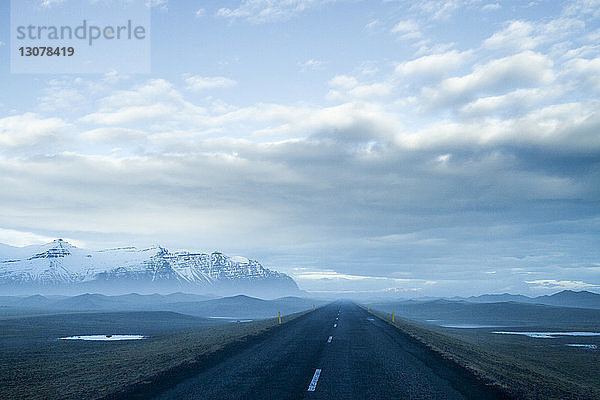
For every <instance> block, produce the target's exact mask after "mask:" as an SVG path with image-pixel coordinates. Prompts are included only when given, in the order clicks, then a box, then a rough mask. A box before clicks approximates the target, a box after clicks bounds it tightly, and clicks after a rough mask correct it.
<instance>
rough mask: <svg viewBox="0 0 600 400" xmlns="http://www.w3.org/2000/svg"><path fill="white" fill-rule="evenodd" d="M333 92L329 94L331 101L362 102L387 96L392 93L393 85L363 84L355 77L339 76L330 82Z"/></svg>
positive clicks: (380, 83)
mask: <svg viewBox="0 0 600 400" xmlns="http://www.w3.org/2000/svg"><path fill="white" fill-rule="evenodd" d="M329 86H330V87H331V90H330V91H329V93H328V94H327V98H328V99H330V100H361V99H369V98H374V97H383V96H387V95H389V94H390V93H391V91H392V84H389V83H385V82H375V83H370V84H362V83H360V82H359V81H358V79H356V78H355V77H353V76H348V75H338V76H336V77H334V78H332V79H331V80H330V81H329Z"/></svg>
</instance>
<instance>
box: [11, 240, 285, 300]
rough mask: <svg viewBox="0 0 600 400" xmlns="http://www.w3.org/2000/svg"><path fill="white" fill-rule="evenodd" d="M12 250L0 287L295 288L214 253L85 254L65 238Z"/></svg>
mask: <svg viewBox="0 0 600 400" xmlns="http://www.w3.org/2000/svg"><path fill="white" fill-rule="evenodd" d="M0 249H1V247H0ZM15 250H18V252H17V253H18V256H17V257H15V253H13V252H8V253H7V254H0V286H2V285H9V286H10V285H15V284H18V285H39V284H43V285H44V286H48V285H64V284H69V285H74V284H75V285H77V284H82V283H88V284H89V283H94V282H103V284H106V283H110V282H112V283H117V284H126V282H130V283H129V284H130V285H132V284H133V285H140V284H141V285H146V284H148V283H151V284H152V285H160V284H161V282H162V284H168V285H171V286H176V285H187V286H189V285H192V286H194V287H197V286H204V287H206V286H211V285H217V284H234V283H236V282H238V283H242V282H243V283H244V284H253V282H255V283H257V282H263V283H266V282H272V283H273V284H275V285H276V286H277V285H281V286H282V287H289V288H292V289H295V290H297V286H296V284H295V282H294V281H293V280H292V279H291V278H290V277H289V276H287V275H285V274H281V273H279V272H276V271H271V270H269V269H266V268H264V267H263V266H262V265H261V264H260V263H259V262H257V261H253V260H249V259H247V258H245V257H240V256H236V257H229V256H227V255H225V254H223V253H221V252H218V251H215V252H213V253H200V252H190V251H179V252H170V251H169V250H168V249H166V248H164V247H162V246H153V247H149V248H145V249H137V248H135V247H119V248H113V249H107V250H99V251H89V250H85V249H81V248H78V247H75V246H73V245H71V244H70V243H69V242H67V241H65V240H63V239H56V240H54V241H52V242H50V243H47V244H45V245H42V246H28V247H26V248H20V249H15ZM112 283H111V284H112Z"/></svg>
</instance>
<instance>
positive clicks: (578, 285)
mask: <svg viewBox="0 0 600 400" xmlns="http://www.w3.org/2000/svg"><path fill="white" fill-rule="evenodd" d="M525 283H527V284H529V285H533V286H535V288H536V289H553V290H585V289H597V288H600V285H596V284H592V283H586V282H583V281H557V280H555V279H538V280H534V281H526V282H525Z"/></svg>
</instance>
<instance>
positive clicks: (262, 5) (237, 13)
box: [217, 0, 339, 24]
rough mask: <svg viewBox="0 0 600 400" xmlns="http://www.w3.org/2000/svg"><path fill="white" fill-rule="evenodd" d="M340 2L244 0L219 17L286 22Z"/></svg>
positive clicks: (220, 13)
mask: <svg viewBox="0 0 600 400" xmlns="http://www.w3.org/2000/svg"><path fill="white" fill-rule="evenodd" d="M334 1H339V0H280V1H272V0H243V1H242V3H241V4H240V6H239V7H237V8H233V9H231V8H221V9H219V10H218V11H217V16H219V17H222V18H227V19H232V20H233V19H239V18H241V19H246V20H248V21H250V22H253V23H258V24H260V23H266V22H275V21H285V20H288V19H290V18H293V17H294V16H296V15H298V14H300V13H302V12H305V11H308V10H310V9H313V8H317V7H320V6H322V5H323V4H325V3H331V2H334Z"/></svg>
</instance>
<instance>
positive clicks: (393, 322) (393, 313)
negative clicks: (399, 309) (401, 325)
mask: <svg viewBox="0 0 600 400" xmlns="http://www.w3.org/2000/svg"><path fill="white" fill-rule="evenodd" d="M393 323H394V312H393V311H392V324H393Z"/></svg>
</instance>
